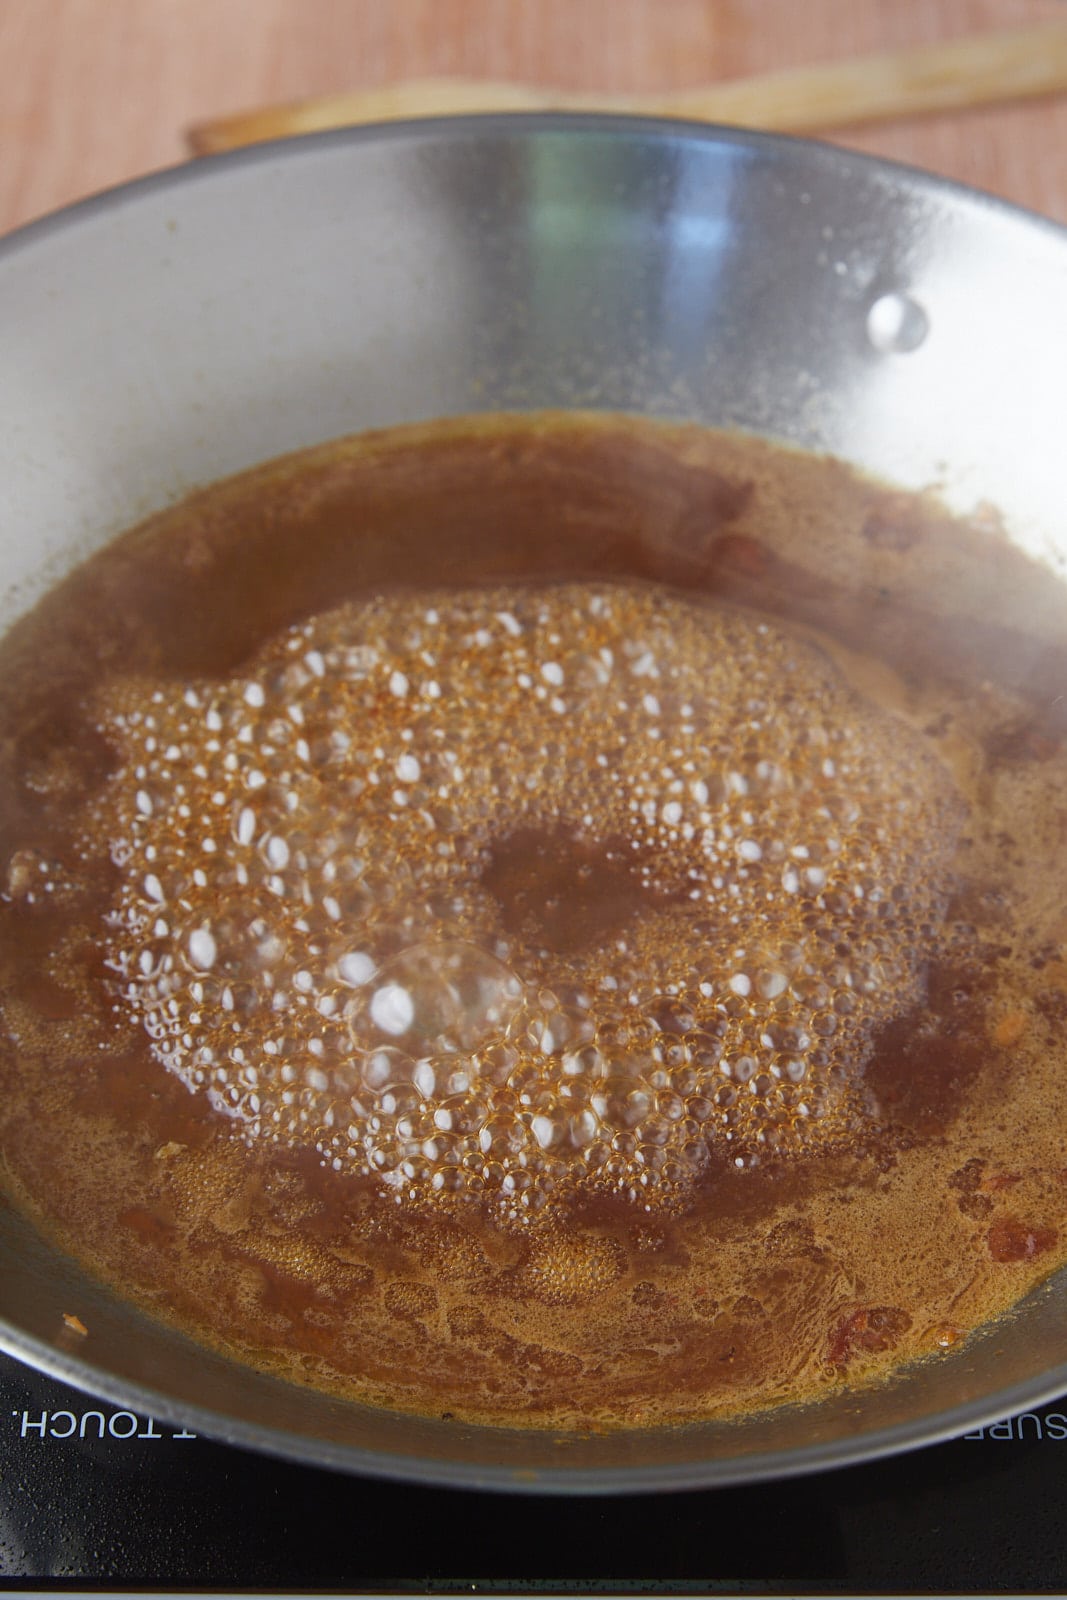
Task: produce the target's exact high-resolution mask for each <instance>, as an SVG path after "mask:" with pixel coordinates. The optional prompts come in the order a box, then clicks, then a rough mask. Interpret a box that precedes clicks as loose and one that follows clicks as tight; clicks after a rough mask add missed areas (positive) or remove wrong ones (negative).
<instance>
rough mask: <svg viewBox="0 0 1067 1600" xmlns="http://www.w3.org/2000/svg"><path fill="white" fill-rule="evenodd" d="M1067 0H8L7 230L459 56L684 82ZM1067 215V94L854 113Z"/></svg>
mask: <svg viewBox="0 0 1067 1600" xmlns="http://www.w3.org/2000/svg"><path fill="white" fill-rule="evenodd" d="M1065 9H1067V0H0V232H3V231H6V230H7V229H8V228H12V227H15V226H17V225H18V224H19V223H21V222H25V221H28V220H29V219H30V218H32V217H35V216H39V215H40V214H41V213H43V212H45V211H49V210H51V209H53V208H54V207H56V206H60V205H63V204H65V203H66V202H67V201H69V200H73V199H77V198H78V197H80V196H82V195H85V194H89V193H91V192H92V191H93V190H96V189H100V188H104V187H106V186H108V185H110V184H114V183H120V182H122V181H123V180H124V179H126V178H131V177H134V176H136V175H138V174H140V173H143V172H147V171H150V170H151V169H153V168H156V167H162V166H168V165H170V164H172V163H173V162H176V161H180V160H182V159H183V158H184V157H185V153H186V151H185V144H184V137H183V135H184V130H185V129H186V128H187V127H188V126H189V125H190V124H191V123H193V122H197V121H202V120H206V119H208V118H212V117H216V116H221V115H224V114H226V113H230V112H235V111H241V110H247V109H250V108H252V107H255V106H258V105H261V104H265V103H271V102H274V101H279V100H287V99H293V98H298V97H302V96H305V95H312V94H318V93H325V92H329V91H334V90H339V89H345V88H349V87H352V86H354V85H359V84H378V83H382V82H385V81H387V80H390V79H395V78H399V77H405V76H425V75H430V74H437V73H457V74H463V75H467V76H478V75H484V76H491V77H494V78H508V77H513V78H517V79H519V80H522V81H525V82H529V83H535V84H536V83H544V84H556V85H560V86H563V87H573V88H584V89H591V88H596V87H603V88H605V89H613V90H638V89H655V88H668V87H675V86H678V87H680V86H683V85H689V84H697V83H702V82H707V81H710V80H712V79H715V78H720V77H731V76H736V75H738V74H741V73H749V72H756V71H759V70H761V69H768V68H772V67H779V66H787V65H799V64H801V63H805V62H814V61H819V60H831V59H834V58H839V57H842V56H847V55H850V54H857V53H860V52H868V51H872V50H877V49H888V48H900V47H902V46H906V45H909V44H914V43H918V42H920V41H922V40H927V39H937V38H942V37H948V36H952V35H956V34H961V33H965V32H977V31H984V30H989V29H994V28H1011V27H1017V26H1019V25H1021V24H1024V23H1027V22H1036V21H1042V20H1047V19H1049V18H1052V17H1055V16H1057V15H1061V16H1062V15H1063V14H1064V11H1065ZM836 137H837V139H838V141H839V142H841V143H844V144H850V145H852V146H854V147H856V148H859V149H863V150H868V151H873V152H875V153H879V154H884V155H888V156H892V157H895V158H897V159H899V160H903V161H910V162H913V163H915V164H917V165H919V166H924V167H927V168H930V169H932V170H934V171H937V172H942V173H946V174H948V175H950V176H952V177H956V178H960V179H962V180H964V181H965V182H968V183H973V184H977V185H978V186H979V187H982V188H985V189H989V190H991V191H993V192H994V193H997V194H1001V195H1005V196H1007V197H1008V198H1009V199H1013V200H1016V201H1018V202H1019V203H1021V204H1023V205H1028V206H1032V207H1034V208H1035V209H1037V210H1039V211H1043V212H1045V213H1046V214H1047V215H1049V216H1052V217H1055V218H1056V219H1057V220H1059V221H1061V222H1067V97H1061V98H1060V99H1058V100H1057V101H1054V102H1053V101H1044V102H1041V103H1038V104H1032V105H1024V106H1022V105H1021V106H1011V107H1004V108H997V109H996V110H993V111H980V112H968V113H961V114H953V115H951V116H938V117H930V118H926V119H923V120H921V121H920V120H915V121H912V122H908V123H900V124H896V125H892V126H883V127H880V128H870V129H855V130H851V129H849V130H843V131H842V132H840V133H839V134H838V135H837V136H836Z"/></svg>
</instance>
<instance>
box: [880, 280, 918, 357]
mask: <svg viewBox="0 0 1067 1600" xmlns="http://www.w3.org/2000/svg"><path fill="white" fill-rule="evenodd" d="M929 331H930V320H929V318H928V316H927V314H926V312H925V311H924V310H923V308H922V306H921V305H920V304H919V303H918V301H917V300H913V299H912V298H911V296H910V295H907V294H904V293H903V292H900V291H895V292H892V293H890V294H883V295H879V297H878V299H877V300H875V301H874V303H873V305H872V306H871V307H870V309H869V311H868V312H867V337H868V339H869V340H870V342H871V344H872V345H873V346H874V348H875V349H876V350H879V351H881V352H882V354H883V355H907V354H910V352H911V351H913V350H917V349H918V348H919V346H920V345H921V344H922V343H923V341H924V340H925V338H926V336H927V334H928V333H929Z"/></svg>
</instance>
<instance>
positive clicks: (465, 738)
mask: <svg viewBox="0 0 1067 1600" xmlns="http://www.w3.org/2000/svg"><path fill="white" fill-rule="evenodd" d="M1065 624H1067V592H1064V591H1062V590H1061V589H1060V588H1059V587H1058V585H1057V584H1056V583H1055V582H1054V581H1052V580H1051V579H1050V578H1049V576H1048V574H1047V573H1046V572H1044V571H1042V570H1040V569H1039V568H1038V567H1037V566H1036V565H1033V564H1031V563H1030V562H1028V561H1027V559H1026V558H1024V557H1023V556H1022V555H1020V554H1019V553H1018V552H1016V551H1014V550H1013V549H1012V548H1011V547H1010V545H1009V544H1008V542H1007V541H1006V540H1005V539H1004V538H1003V537H1002V536H1001V535H1000V534H999V533H998V531H997V529H996V527H995V526H993V525H992V523H991V522H990V521H989V520H988V519H987V523H986V525H983V524H980V523H974V524H970V525H968V524H963V523H958V522H953V521H951V520H950V519H949V518H947V517H946V516H945V515H944V514H943V513H942V512H940V511H939V510H938V508H937V507H936V505H935V504H933V503H932V502H928V501H926V500H923V499H921V498H919V497H907V496H901V495H899V494H894V493H891V492H890V491H888V490H886V489H884V488H881V487H879V486H877V485H874V484H872V483H870V482H867V481H865V480H863V479H861V478H859V477H857V476H855V475H853V474H851V473H850V472H848V471H847V470H846V469H844V468H843V467H842V466H841V465H840V464H837V463H833V462H830V461H825V460H817V459H814V458H808V457H802V456H799V455H797V454H794V453H792V452H789V451H786V450H784V449H779V448H776V447H772V446H769V445H767V444H764V443H761V442H759V441H755V440H751V439H744V438H741V437H736V436H725V435H716V434H713V433H710V432H706V431H702V430H697V429H694V428H680V427H666V426H661V425H654V424H650V423H642V422H637V421H633V420H623V419H612V418H585V419H578V418H573V417H571V418H567V417H562V416H546V417H539V418H524V419H506V418H505V419H471V420H467V421H461V422H453V423H445V424H439V425H435V426H431V427H425V428H418V429H407V430H396V431H394V432H392V433H388V434H381V435H375V436H367V437H364V438H361V439H357V440H352V441H346V442H342V443H340V444H337V445H333V446H329V447H325V448H323V449H322V450H319V451H314V452H308V453H305V454H304V455H302V456H298V457H293V458H291V459H288V460H286V461H283V462H279V463H274V464H272V465H270V466H268V467H266V468H263V469H260V470H258V471H256V472H253V473H250V474H246V475H245V476H243V477H242V478H239V479H235V480H232V481H231V482H229V483H226V484H222V485H219V486H217V487H216V488H213V489H210V490H207V491H205V492H203V493H201V494H199V495H197V496H194V497H192V498H191V499H189V500H188V501H186V502H184V503H183V504H182V505H180V506H178V507H176V508H175V509H173V510H171V511H168V512H166V513H164V514H163V515H161V516H159V517H157V518H155V519H153V521H152V522H150V523H148V524H146V525H145V526H144V527H142V528H140V529H137V530H135V531H134V532H132V533H131V534H128V535H126V536H125V537H123V538H122V539H119V540H118V541H116V542H115V543H113V544H112V545H111V546H109V547H108V548H106V549H105V550H103V551H102V552H101V553H99V554H98V555H97V556H95V557H93V558H92V560H90V561H89V562H88V563H87V564H86V565H85V566H84V567H82V568H81V569H80V570H79V571H78V572H76V573H75V574H74V575H73V576H72V577H71V578H69V579H68V580H67V581H66V582H65V583H64V584H62V585H61V586H60V587H59V588H58V589H56V590H55V591H53V593H52V594H51V595H49V596H48V597H47V598H46V600H45V601H44V602H42V604H41V605H40V606H39V607H38V608H37V609H36V611H35V612H34V613H33V614H32V615H30V616H29V617H27V618H26V619H24V621H23V622H21V623H20V624H18V625H17V626H16V627H15V628H14V629H13V630H12V632H11V634H10V635H9V636H8V638H7V640H6V641H4V643H3V645H2V646H0V655H2V657H3V660H2V671H0V686H2V687H0V816H2V838H3V841H4V864H3V876H2V878H0V883H2V894H0V984H2V1021H3V1051H2V1057H0V1074H2V1089H3V1093H2V1095H0V1143H2V1151H3V1162H4V1174H5V1182H6V1184H7V1186H8V1187H9V1189H10V1190H11V1192H12V1194H13V1195H14V1196H15V1198H16V1199H17V1200H18V1202H19V1203H20V1204H21V1205H23V1206H24V1207H26V1208H28V1209H30V1210H31V1211H32V1212H33V1213H34V1215H35V1216H36V1217H37V1218H38V1219H39V1221H40V1223H41V1225H42V1226H43V1227H44V1228H45V1229H46V1230H48V1231H49V1232H50V1233H51V1235H52V1236H53V1237H55V1238H56V1239H57V1241H58V1242H59V1243H60V1244H62V1245H63V1246H64V1247H65V1248H67V1249H68V1250H70V1251H72V1252H73V1253H75V1254H77V1255H78V1256H79V1257H81V1258H82V1259H83V1260H84V1261H86V1262H87V1263H88V1264H89V1265H90V1266H91V1268H92V1269H93V1270H94V1271H95V1272H96V1273H97V1274H98V1275H100V1276H101V1277H103V1278H105V1279H106V1280H108V1281H109V1282H111V1283H113V1284H114V1285H115V1286H116V1287H118V1288H119V1289H120V1290H121V1292H123V1293H124V1294H126V1295H127V1296H129V1297H130V1298H132V1299H134V1300H136V1301H138V1302H139V1303H141V1304H143V1305H145V1306H147V1307H148V1308H150V1309H152V1310H153V1311H154V1312H155V1313H156V1314H158V1315H160V1316H163V1317H165V1318H167V1319H169V1320H171V1321H174V1322H176V1323H177V1324H178V1325H180V1326H182V1327H184V1328H186V1329H187V1330H188V1331H190V1332H191V1333H193V1334H194V1335H195V1336H196V1337H199V1338H201V1339H202V1340H204V1341H206V1342H209V1343H212V1344H215V1345H218V1346H221V1347H223V1348H226V1349H228V1350H229V1351H231V1352H232V1353H235V1354H237V1355H238V1356H239V1357H240V1358H241V1359H243V1360H245V1361H248V1362H251V1363H254V1364H256V1365H259V1366H261V1367H263V1368H266V1369H268V1370H271V1371H274V1372H278V1373H281V1374H283V1375H286V1376H289V1377H292V1378H294V1379H296V1380H298V1381H301V1382H304V1383H309V1384H313V1385H315V1386H317V1387H320V1388H324V1389H327V1390H329V1391H331V1392H335V1393H338V1394H341V1395H346V1396H352V1397H354V1398H359V1399H362V1400H365V1401H369V1402H371V1403H374V1404H381V1405H386V1406H391V1407H394V1408H402V1409H407V1410H415V1411H420V1412H424V1413H429V1414H443V1413H444V1414H451V1415H456V1416H464V1417H469V1418H471V1419H474V1420H483V1421H491V1422H512V1423H519V1424H522V1425H530V1426H549V1427H553V1428H561V1427H563V1428H566V1427H583V1426H590V1425H592V1426H628V1425H635V1424H636V1425H652V1424H655V1423H657V1422H663V1421H676V1420H683V1419H689V1418H697V1417H708V1416H714V1415H726V1414H734V1413H738V1412H741V1411H748V1410H753V1409H757V1408H760V1407H764V1406H767V1405H771V1404H776V1403H780V1402H782V1401H786V1400H801V1399H809V1398H815V1397H817V1396H818V1395H820V1394H822V1393H824V1392H826V1391H827V1390H829V1389H831V1388H833V1387H835V1386H838V1385H840V1384H841V1383H843V1382H859V1381H871V1380H874V1379H876V1378H878V1377H880V1376H883V1375H884V1374H886V1373H887V1372H889V1371H890V1370H892V1369H894V1368H895V1367H897V1366H899V1365H900V1364H902V1363H903V1362H906V1361H908V1360H912V1359H916V1358H920V1357H927V1358H930V1359H936V1356H937V1353H938V1352H939V1351H943V1350H944V1349H946V1348H949V1347H951V1346H952V1345H954V1344H956V1343H958V1341H959V1340H960V1339H961V1338H963V1337H965V1336H966V1334H967V1333H968V1332H969V1331H970V1330H972V1329H973V1328H975V1327H976V1326H978V1325H979V1324H982V1323H984V1322H986V1321H988V1320H989V1319H990V1318H991V1317H994V1316H996V1315H998V1314H1000V1313H1002V1312H1004V1311H1005V1310H1007V1309H1008V1308H1009V1307H1010V1306H1011V1305H1012V1304H1013V1303H1014V1302H1015V1301H1016V1300H1017V1299H1018V1298H1019V1297H1020V1296H1021V1295H1022V1294H1023V1293H1024V1292H1025V1291H1026V1290H1028V1289H1029V1288H1031V1287H1032V1286H1033V1285H1034V1284H1036V1283H1037V1282H1039V1281H1040V1280H1041V1279H1042V1278H1043V1277H1045V1276H1046V1275H1047V1274H1048V1273H1050V1272H1051V1271H1052V1270H1054V1269H1055V1268H1056V1267H1057V1266H1058V1265H1060V1264H1062V1262H1063V1261H1064V1259H1067V1168H1065V1167H1064V1164H1063V1163H1064V1157H1063V1153H1062V1143H1063V1130H1064V1129H1065V1128H1067V1082H1065V1078H1067V1074H1064V1072H1063V1070H1062V1063H1061V1060H1060V1055H1059V1052H1060V1049H1061V1043H1060V1038H1059V1034H1060V1029H1061V1025H1062V1020H1063V1018H1064V1016H1065V1015H1067V959H1065V957H1067V951H1065V949H1064V941H1065V940H1067V917H1065V913H1064V911H1063V909H1062V905H1063V885H1062V877H1063V871H1062V868H1060V866H1059V862H1060V860H1061V859H1062V855H1063V843H1064V834H1065V828H1067V802H1061V799H1060V797H1061V796H1062V795H1063V794H1064V793H1067V757H1065V755H1064V753H1063V739H1062V736H1063V729H1064V719H1063V715H1062V711H1063V706H1062V698H1061V696H1060V691H1059V688H1058V685H1059V684H1061V683H1062V682H1063V675H1064V667H1065V665H1067V663H1065V659H1064V641H1065V640H1067V627H1065Z"/></svg>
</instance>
